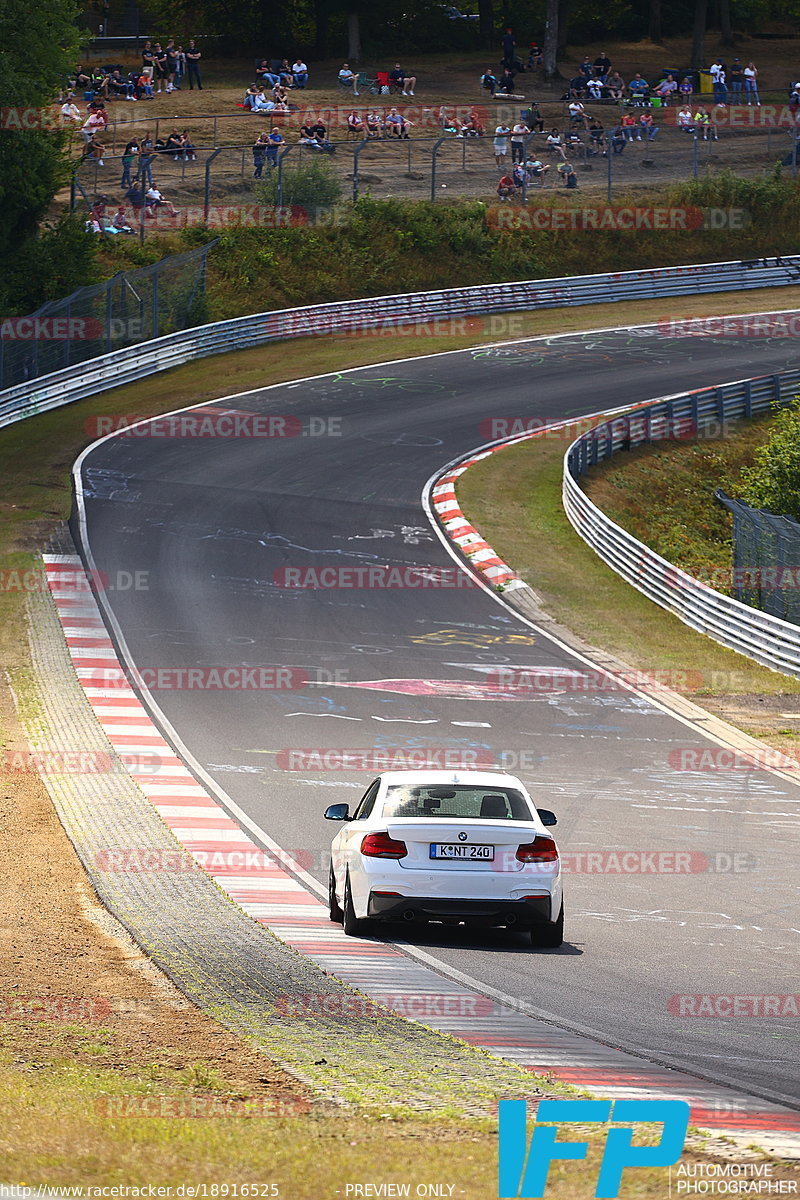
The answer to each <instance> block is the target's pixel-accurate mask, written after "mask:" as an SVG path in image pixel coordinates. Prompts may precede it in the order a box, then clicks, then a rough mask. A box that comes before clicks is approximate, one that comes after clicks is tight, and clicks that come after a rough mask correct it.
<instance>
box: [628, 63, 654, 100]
mask: <svg viewBox="0 0 800 1200" xmlns="http://www.w3.org/2000/svg"><path fill="white" fill-rule="evenodd" d="M628 95H629V96H630V98H631V100H633V101H634V103H641V102H642V101H643V100H647V99H648V98H649V96H650V84H649V83H648V82H647V80H646V79H643V78H642V76H641V75H640V74H639V72H638V71H637V72H636V74H635V75H634V77H633V79H632V80H631V81H630V83H629V84H628Z"/></svg>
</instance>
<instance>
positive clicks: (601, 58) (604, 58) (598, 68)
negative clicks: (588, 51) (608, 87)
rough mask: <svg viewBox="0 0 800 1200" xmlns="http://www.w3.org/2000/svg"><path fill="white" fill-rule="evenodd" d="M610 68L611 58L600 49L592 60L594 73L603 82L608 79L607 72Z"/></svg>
mask: <svg viewBox="0 0 800 1200" xmlns="http://www.w3.org/2000/svg"><path fill="white" fill-rule="evenodd" d="M610 70H611V59H610V58H609V57H608V55H607V54H606V52H605V50H601V51H600V53H599V54H598V56H597V58H596V59H595V60H594V71H595V75H599V76H600V78H601V79H602V80H603V81H604V82H605V80H607V79H608V73H609V71H610Z"/></svg>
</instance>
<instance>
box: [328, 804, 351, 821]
mask: <svg viewBox="0 0 800 1200" xmlns="http://www.w3.org/2000/svg"><path fill="white" fill-rule="evenodd" d="M325 820H326V821H349V820H350V809H349V808H348V807H347V805H346V804H329V805H328V807H327V808H326V809H325Z"/></svg>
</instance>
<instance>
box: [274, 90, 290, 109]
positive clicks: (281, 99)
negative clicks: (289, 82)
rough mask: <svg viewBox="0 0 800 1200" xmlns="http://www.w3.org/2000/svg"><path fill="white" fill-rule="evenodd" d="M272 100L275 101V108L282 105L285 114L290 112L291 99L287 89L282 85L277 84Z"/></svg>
mask: <svg viewBox="0 0 800 1200" xmlns="http://www.w3.org/2000/svg"><path fill="white" fill-rule="evenodd" d="M272 99H273V100H274V101H275V107H276V108H277V107H278V105H282V106H283V109H284V111H285V112H288V111H289V97H288V96H287V94H286V88H285V87H284V86H283V84H282V83H276V84H275V87H274V88H273V89H272Z"/></svg>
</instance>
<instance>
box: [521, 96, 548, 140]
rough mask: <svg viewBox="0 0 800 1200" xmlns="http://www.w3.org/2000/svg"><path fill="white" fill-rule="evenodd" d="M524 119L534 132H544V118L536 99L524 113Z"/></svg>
mask: <svg viewBox="0 0 800 1200" xmlns="http://www.w3.org/2000/svg"><path fill="white" fill-rule="evenodd" d="M522 120H523V121H524V122H525V124H526V125H527V126H528V129H530V130H531V131H532V132H533V133H544V119H543V117H542V114H541V112H540V111H539V105H538V104H537V103H536V101H535V100H531V102H530V104H529V105H528V107H527V108H526V109H524V111H523V113H522Z"/></svg>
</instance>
